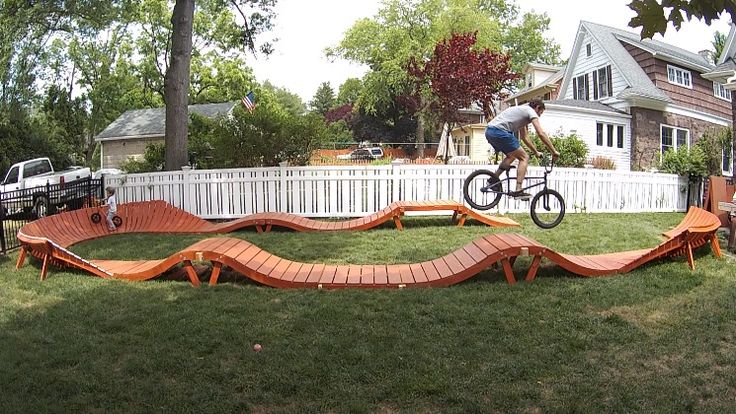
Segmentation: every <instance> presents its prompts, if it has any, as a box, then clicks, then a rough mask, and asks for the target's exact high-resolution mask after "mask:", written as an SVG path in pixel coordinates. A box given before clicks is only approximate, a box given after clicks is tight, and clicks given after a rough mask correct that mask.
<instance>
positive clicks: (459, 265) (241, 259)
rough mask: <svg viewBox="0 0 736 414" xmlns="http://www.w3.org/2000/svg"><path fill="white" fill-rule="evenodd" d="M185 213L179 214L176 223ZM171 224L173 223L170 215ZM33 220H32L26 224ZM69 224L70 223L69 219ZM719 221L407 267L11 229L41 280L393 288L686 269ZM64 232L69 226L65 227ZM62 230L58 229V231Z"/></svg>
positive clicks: (707, 217)
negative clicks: (83, 274)
mask: <svg viewBox="0 0 736 414" xmlns="http://www.w3.org/2000/svg"><path fill="white" fill-rule="evenodd" d="M190 220H191V218H189V217H186V216H182V219H181V223H187V222H189V221H190ZM171 222H172V223H174V224H175V226H179V225H180V226H181V227H182V228H183V227H184V226H185V224H179V221H176V220H174V219H173V218H172V221H171ZM32 224H33V223H32ZM70 225H74V222H70ZM719 225H720V221H719V220H718V217H716V216H715V215H713V214H711V213H709V212H707V211H705V210H702V209H700V208H697V207H693V208H691V209H690V211H688V214H687V215H686V216H685V217H684V219H683V221H682V222H681V223H680V224H679V225H678V226H676V227H675V228H674V229H672V230H670V231H668V232H666V233H665V235H666V236H667V240H666V241H664V242H662V243H661V244H659V245H658V246H655V247H653V248H650V249H641V250H633V251H626V252H618V253H608V254H600V255H584V256H576V255H567V254H562V253H558V252H556V251H554V250H552V249H550V248H549V247H546V246H543V245H541V244H539V243H538V242H536V241H534V240H532V239H529V238H527V237H525V236H522V235H519V234H513V233H511V234H491V235H487V236H483V237H480V238H478V239H476V240H474V241H472V242H471V243H469V244H467V245H465V246H463V247H462V248H460V249H458V250H455V251H454V252H451V253H449V254H447V255H445V256H443V257H440V258H437V259H434V260H430V261H426V262H421V263H411V264H394V265H384V264H378V265H325V264H315V263H300V262H295V261H292V260H288V259H285V258H281V257H278V256H276V255H273V254H271V253H269V252H267V251H265V250H262V249H260V248H259V247H257V246H255V245H253V244H251V243H249V242H247V241H244V240H239V239H234V238H227V237H219V238H210V239H205V240H202V241H199V242H197V243H195V244H193V245H191V246H189V247H187V248H186V249H184V250H182V251H180V252H178V253H175V254H173V255H171V256H169V257H168V258H165V259H162V260H137V261H122V260H86V259H83V258H81V257H79V256H77V255H74V254H73V253H71V252H69V251H68V250H67V249H66V247H65V246H64V245H63V243H61V242H56V241H52V240H50V239H49V238H44V237H39V236H32V235H28V234H25V233H24V234H22V235H21V234H19V239H21V240H22V242H23V243H24V250H23V252H21V257H19V260H18V266H20V265H22V263H23V259H24V255H25V251H26V249H28V250H29V251H33V252H36V253H37V254H38V255H42V257H43V258H44V265H43V268H42V278H44V277H45V274H46V269H47V265H48V263H49V260H50V259H51V260H53V261H54V262H55V263H59V264H63V265H69V266H73V267H76V268H79V269H83V270H86V271H88V272H90V273H92V274H95V275H97V276H100V277H103V278H115V279H127V280H146V279H152V278H155V277H157V276H159V275H161V274H162V273H163V272H165V271H166V270H168V269H170V268H172V267H174V266H177V265H180V264H181V265H183V266H184V268H185V270H186V271H187V274H188V276H189V279H190V281H191V282H192V284H194V285H197V286H198V285H199V283H200V281H199V279H198V277H197V274H196V272H195V271H194V268H193V266H192V262H193V261H210V262H211V263H212V268H213V270H212V274H211V276H210V284H215V283H217V280H218V277H219V274H220V271H221V269H222V268H223V266H228V267H230V268H232V269H234V270H236V271H238V272H239V273H242V274H243V275H245V276H247V277H249V278H251V279H253V280H255V281H257V282H259V283H262V284H264V285H267V286H273V287H284V288H298V287H317V288H343V287H362V288H392V287H393V288H397V287H398V288H401V287H410V286H448V285H452V284H456V283H459V282H461V281H463V280H465V279H467V278H469V277H472V276H474V275H476V274H478V273H479V272H481V271H483V270H484V269H486V268H488V267H490V266H491V265H493V264H495V263H499V262H500V263H501V265H502V268H503V270H504V274H505V276H506V279H507V281H508V282H509V283H511V284H513V283H515V282H516V277H515V274H514V270H513V265H514V263H515V262H516V258H517V257H519V256H532V257H533V260H532V262H531V265H530V267H529V269H528V270H527V272H526V275H525V280H527V281H532V280H533V279H534V278H535V277H536V272H537V269H538V268H539V265H540V263H541V260H542V259H545V258H546V259H548V260H550V261H552V262H554V263H556V264H557V265H559V266H560V267H562V268H564V269H565V270H568V271H570V272H572V273H575V274H578V275H581V276H605V275H610V274H617V273H625V272H628V271H631V270H632V269H634V268H636V267H639V266H641V265H643V264H645V263H647V262H650V261H652V260H656V259H660V258H664V257H671V256H677V255H683V254H685V255H687V260H688V263H689V265H690V267H691V268H694V267H695V261H694V259H693V254H692V250H693V249H694V248H696V247H699V246H702V245H703V244H705V243H707V242H710V243H711V246H712V248H713V250H714V252H715V254H716V255H717V256H720V249H719V246H718V240H717V239H716V236H715V232H716V230H717V229H718V227H719ZM69 231H73V229H70V230H69ZM62 233H63V232H62Z"/></svg>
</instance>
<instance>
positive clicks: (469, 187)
mask: <svg viewBox="0 0 736 414" xmlns="http://www.w3.org/2000/svg"><path fill="white" fill-rule="evenodd" d="M501 187H502V186H501V180H499V179H498V177H496V176H495V175H493V173H492V172H491V171H489V170H477V171H473V172H472V173H471V174H470V175H469V176H468V178H466V179H465V182H464V183H463V196H464V197H465V201H467V202H468V204H470V206H471V207H473V208H474V209H477V210H489V209H492V208H493V207H496V204H498V202H499V201H500V200H501V194H502V193H503V189H502V188H501Z"/></svg>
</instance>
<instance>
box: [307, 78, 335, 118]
mask: <svg viewBox="0 0 736 414" xmlns="http://www.w3.org/2000/svg"><path fill="white" fill-rule="evenodd" d="M334 105H335V91H334V90H333V89H332V86H331V85H330V83H329V82H322V83H321V84H320V85H319V88H317V92H315V94H314V98H312V101H311V102H309V107H310V108H311V109H312V111H314V112H317V113H318V114H321V115H323V116H324V115H325V114H326V113H327V111H329V110H330V108H332V107H333V106H334Z"/></svg>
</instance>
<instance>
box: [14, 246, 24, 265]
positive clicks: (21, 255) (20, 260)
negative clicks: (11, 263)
mask: <svg viewBox="0 0 736 414" xmlns="http://www.w3.org/2000/svg"><path fill="white" fill-rule="evenodd" d="M25 262H26V247H25V246H20V253H18V261H17V262H15V268H16V269H20V268H21V267H23V265H24V264H25Z"/></svg>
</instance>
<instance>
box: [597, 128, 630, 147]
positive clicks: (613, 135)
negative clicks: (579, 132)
mask: <svg viewBox="0 0 736 414" xmlns="http://www.w3.org/2000/svg"><path fill="white" fill-rule="evenodd" d="M595 126H596V137H595V143H596V145H598V146H599V147H604V146H605V147H608V148H613V147H614V143H615V145H616V147H617V148H623V147H624V126H623V125H613V124H606V123H603V122H597V123H596V125H595Z"/></svg>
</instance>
